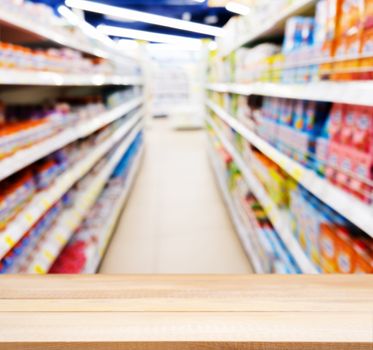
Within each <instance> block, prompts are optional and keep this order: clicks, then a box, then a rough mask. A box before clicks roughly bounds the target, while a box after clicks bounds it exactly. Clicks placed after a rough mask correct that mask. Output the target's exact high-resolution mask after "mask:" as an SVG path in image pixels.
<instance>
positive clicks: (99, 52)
mask: <svg viewBox="0 0 373 350" xmlns="http://www.w3.org/2000/svg"><path fill="white" fill-rule="evenodd" d="M1 22H2V23H5V24H8V25H10V26H12V27H15V28H18V29H20V30H21V31H23V32H25V33H28V34H30V35H31V36H33V37H37V38H44V39H47V40H49V41H52V42H54V43H57V44H59V45H61V46H64V47H69V48H71V49H74V50H78V51H82V52H85V53H88V54H90V55H93V56H98V57H103V58H107V57H108V56H110V55H112V54H113V53H112V51H113V50H112V49H110V48H109V47H108V48H106V47H105V48H104V47H103V48H100V47H98V45H97V46H95V45H94V44H92V43H90V42H87V43H84V42H79V41H77V40H75V39H73V38H71V36H69V35H68V31H67V30H66V33H62V32H60V31H59V30H58V29H55V28H53V27H51V26H49V25H45V24H43V23H40V22H41V21H37V20H36V19H35V18H32V19H29V18H27V17H26V15H20V14H19V13H14V12H11V11H9V10H8V9H7V8H6V7H5V6H4V5H0V23H1ZM97 44H98V42H97ZM117 54H118V55H119V53H117Z"/></svg>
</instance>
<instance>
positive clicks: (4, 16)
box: [0, 0, 373, 274]
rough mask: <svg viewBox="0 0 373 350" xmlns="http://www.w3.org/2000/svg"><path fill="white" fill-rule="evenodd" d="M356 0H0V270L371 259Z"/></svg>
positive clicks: (366, 103)
mask: <svg viewBox="0 0 373 350" xmlns="http://www.w3.org/2000/svg"><path fill="white" fill-rule="evenodd" d="M372 79H373V2H372V1H370V0H354V1H352V0H271V1H269V0H246V1H244V0H235V1H224V0H210V1H207V0H206V1H205V0H159V1H155V0H139V1H135V0H108V1H103V0H102V1H99V0H33V1H30V0H2V1H1V2H0V272H1V273H31V274H46V273H74V274H75V273H76V274H79V273H148V274H156V273H195V274H198V273H210V274H220V273H225V274H238V273H242V274H247V273H259V274H263V273H276V274H300V273H306V274H318V273H372V271H373V238H372V237H373V205H372V184H373V102H372V99H371V93H372V91H373V84H372Z"/></svg>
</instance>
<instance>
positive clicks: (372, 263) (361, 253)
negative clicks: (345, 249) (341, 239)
mask: <svg viewBox="0 0 373 350" xmlns="http://www.w3.org/2000/svg"><path fill="white" fill-rule="evenodd" d="M353 247H354V250H355V253H356V262H355V270H354V272H355V273H373V252H372V250H371V249H370V248H369V246H368V244H367V243H366V242H365V241H364V240H362V239H354V242H353Z"/></svg>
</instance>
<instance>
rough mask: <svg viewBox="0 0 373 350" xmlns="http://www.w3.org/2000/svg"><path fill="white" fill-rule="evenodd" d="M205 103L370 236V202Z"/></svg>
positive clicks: (372, 231) (372, 229) (372, 228)
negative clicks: (324, 176) (342, 188)
mask: <svg viewBox="0 0 373 350" xmlns="http://www.w3.org/2000/svg"><path fill="white" fill-rule="evenodd" d="M207 104H208V106H209V108H211V109H212V110H213V111H214V112H215V113H216V115H218V116H219V117H220V118H221V119H222V120H224V121H225V122H226V123H227V124H228V125H229V126H230V127H231V128H233V129H234V130H236V131H237V132H238V133H239V134H241V135H242V136H243V137H245V138H246V139H247V140H248V141H249V142H250V143H251V144H252V145H253V146H255V147H256V148H258V149H259V150H260V151H261V152H263V153H264V154H265V155H266V156H267V157H269V158H270V159H272V160H273V161H274V162H275V163H276V164H278V165H279V166H280V167H281V168H282V169H284V170H285V171H286V172H287V173H288V174H289V175H290V176H292V177H293V178H294V179H295V180H296V181H298V182H299V183H300V184H301V185H302V186H303V187H305V188H306V189H307V190H308V191H310V192H311V193H312V194H313V195H315V196H316V197H318V198H319V199H320V200H321V201H323V202H324V203H326V204H327V205H328V206H330V207H331V208H333V209H334V210H335V211H336V212H338V213H339V214H341V215H342V216H344V217H345V218H346V219H348V220H349V221H350V222H352V223H353V224H354V225H356V226H357V227H359V228H360V229H361V230H363V231H364V232H366V233H367V234H369V235H370V236H371V237H373V206H371V205H367V204H365V203H363V202H361V201H360V200H358V199H357V198H355V197H353V196H352V195H350V194H348V193H346V192H345V191H343V190H341V189H339V188H337V187H335V186H334V185H332V184H331V183H329V182H328V181H327V180H325V179H324V178H322V177H320V176H318V175H317V174H316V173H315V172H314V171H313V170H310V169H307V168H305V167H304V166H302V165H301V164H299V163H298V162H296V161H294V160H293V159H291V158H290V157H288V156H286V155H285V154H283V153H281V152H280V151H278V150H277V149H276V148H274V147H273V146H272V145H270V144H269V143H268V142H266V141H265V140H263V139H262V138H260V137H259V136H257V135H256V134H255V133H254V132H252V131H250V130H249V129H247V128H246V127H245V126H244V125H243V124H241V123H240V122H239V121H238V120H237V119H235V118H233V117H232V116H230V115H229V114H228V113H227V112H225V111H224V110H223V109H222V108H220V107H219V106H217V105H216V104H214V103H213V102H211V101H208V103H207Z"/></svg>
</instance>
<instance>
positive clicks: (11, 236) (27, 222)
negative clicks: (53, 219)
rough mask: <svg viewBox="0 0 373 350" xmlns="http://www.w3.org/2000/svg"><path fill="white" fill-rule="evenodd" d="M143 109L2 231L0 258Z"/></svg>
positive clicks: (99, 156) (55, 182) (119, 138)
mask: <svg viewBox="0 0 373 350" xmlns="http://www.w3.org/2000/svg"><path fill="white" fill-rule="evenodd" d="M141 114H142V111H140V112H139V113H138V114H137V115H136V116H134V117H132V118H131V119H130V120H128V121H127V123H125V124H124V125H123V126H122V127H121V128H120V129H119V130H117V131H116V132H115V133H114V134H113V135H112V136H111V137H110V138H109V139H107V140H106V141H104V142H103V143H101V144H99V145H98V146H97V147H95V148H94V149H93V150H92V151H91V152H90V154H89V155H88V156H86V157H84V159H83V160H81V161H79V162H78V163H77V164H75V165H74V166H73V167H72V168H71V169H69V170H67V171H65V172H64V173H63V174H62V175H60V176H59V177H58V178H57V179H56V180H55V181H54V183H53V184H52V185H51V186H50V187H49V188H48V189H46V190H44V191H42V192H40V193H38V194H37V195H36V196H35V197H34V198H33V199H32V200H31V202H30V203H28V204H27V205H26V206H25V207H24V208H23V209H22V210H21V211H20V212H19V213H18V214H17V216H16V217H15V218H14V219H13V221H12V222H10V223H9V224H8V225H7V227H6V228H5V229H4V230H3V231H2V232H1V234H0V259H1V258H3V257H4V255H5V254H6V253H7V252H8V251H9V250H10V249H12V248H13V247H14V246H15V244H17V242H18V241H19V240H20V239H21V238H22V236H23V235H24V234H25V233H26V232H27V231H28V230H30V229H31V227H32V226H34V225H35V224H36V223H37V221H38V220H39V219H40V218H41V217H42V216H43V215H44V214H45V213H46V212H47V211H48V210H49V209H50V208H51V207H52V206H53V205H54V203H55V202H56V201H58V200H59V199H60V198H61V197H62V196H63V195H64V194H65V193H66V192H67V191H68V190H69V189H70V188H71V187H72V186H73V185H74V184H75V183H76V182H77V181H78V180H79V179H81V178H82V177H83V176H84V175H85V174H87V173H88V171H89V170H90V169H91V168H92V167H93V166H94V165H95V164H96V163H97V162H98V161H99V160H100V159H101V158H102V157H103V156H104V155H105V154H106V153H107V152H108V151H110V149H111V148H112V147H113V146H114V145H115V144H116V143H117V142H118V141H120V140H121V138H122V137H123V136H125V135H126V134H127V133H128V132H129V131H130V130H131V129H132V128H133V127H134V126H135V125H136V124H137V123H138V122H139V121H140V119H141Z"/></svg>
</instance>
